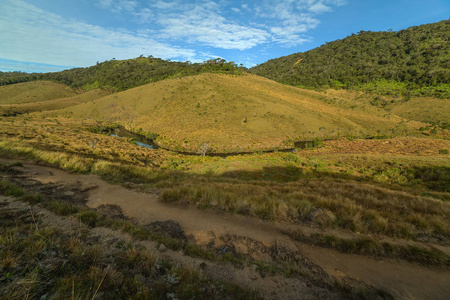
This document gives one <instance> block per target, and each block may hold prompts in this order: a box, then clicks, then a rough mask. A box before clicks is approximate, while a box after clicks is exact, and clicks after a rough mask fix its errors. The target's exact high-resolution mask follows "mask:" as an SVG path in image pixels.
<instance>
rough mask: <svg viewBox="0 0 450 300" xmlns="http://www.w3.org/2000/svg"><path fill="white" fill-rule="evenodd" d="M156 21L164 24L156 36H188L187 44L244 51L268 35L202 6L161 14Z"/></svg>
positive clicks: (177, 37) (178, 37)
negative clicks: (181, 11) (200, 44)
mask: <svg viewBox="0 0 450 300" xmlns="http://www.w3.org/2000/svg"><path fill="white" fill-rule="evenodd" d="M210 7H212V6H210ZM158 22H159V24H160V25H161V26H162V27H163V28H162V29H161V31H160V32H161V34H160V35H159V36H160V37H161V38H163V39H170V40H173V39H187V41H188V42H190V43H199V42H200V43H202V44H203V45H208V46H212V47H216V48H222V49H239V50H245V49H249V48H252V47H254V46H256V45H259V44H262V43H264V42H266V41H267V39H268V38H269V33H268V32H267V31H265V30H261V29H258V28H253V27H250V26H242V25H239V24H237V23H236V22H233V21H229V20H227V19H225V18H224V17H223V16H221V15H220V14H218V13H216V12H215V11H212V10H211V9H208V8H207V7H203V6H195V7H193V8H192V9H191V10H188V11H185V12H183V13H177V14H174V13H167V14H162V15H160V16H159V21H158Z"/></svg>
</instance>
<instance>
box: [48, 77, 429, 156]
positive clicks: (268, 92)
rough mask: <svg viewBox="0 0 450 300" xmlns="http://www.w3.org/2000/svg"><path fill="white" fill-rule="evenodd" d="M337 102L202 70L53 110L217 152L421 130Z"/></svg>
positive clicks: (172, 143) (261, 80) (162, 141)
mask: <svg viewBox="0 0 450 300" xmlns="http://www.w3.org/2000/svg"><path fill="white" fill-rule="evenodd" d="M339 101H341V100H339ZM339 101H338V102H339ZM334 102H336V101H335V100H334V98H333V97H331V98H330V97H329V96H327V95H326V94H324V93H319V92H314V91H308V90H303V89H299V88H295V87H289V86H285V85H282V84H279V83H276V82H274V81H271V80H268V79H265V78H262V77H258V76H254V75H242V76H232V75H218V74H202V75H198V76H190V77H186V78H179V79H170V80H164V81H161V82H156V83H151V84H148V85H145V86H141V87H137V88H134V89H131V90H128V91H125V92H121V93H117V94H114V95H110V96H107V97H104V98H102V99H99V100H96V101H93V102H89V103H86V104H82V105H78V106H75V107H71V108H68V109H65V110H63V111H58V112H55V113H53V115H54V116H56V115H65V116H72V117H76V118H92V119H94V120H98V121H107V122H116V123H120V124H122V125H123V126H125V127H126V128H127V129H130V130H132V131H139V130H140V129H142V130H143V131H144V132H152V133H158V134H159V135H160V138H159V139H158V141H157V142H158V143H159V144H161V145H162V146H164V147H166V148H170V149H174V150H185V151H196V150H197V148H198V147H199V145H200V144H202V143H209V144H210V145H211V146H212V148H213V149H212V150H213V151H217V152H244V151H249V150H257V149H269V148H277V147H279V148H283V147H292V144H290V143H289V142H287V141H288V140H290V139H295V140H297V139H298V140H312V139H314V138H324V139H326V138H336V137H339V136H366V135H369V136H375V135H389V136H392V135H407V134H415V133H416V132H417V129H418V127H420V124H419V123H418V122H415V123H408V122H405V121H404V120H403V119H402V118H400V117H397V116H385V115H386V112H385V111H384V110H381V109H379V108H376V107H373V106H371V105H364V104H361V105H359V104H354V103H353V104H352V103H350V102H349V101H347V100H342V101H341V102H342V103H340V104H339V105H336V103H334Z"/></svg>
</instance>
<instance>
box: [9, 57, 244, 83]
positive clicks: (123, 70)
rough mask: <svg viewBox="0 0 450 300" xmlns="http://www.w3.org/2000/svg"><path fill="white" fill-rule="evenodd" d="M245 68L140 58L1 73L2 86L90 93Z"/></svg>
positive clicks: (210, 62)
mask: <svg viewBox="0 0 450 300" xmlns="http://www.w3.org/2000/svg"><path fill="white" fill-rule="evenodd" d="M244 70H246V68H243V67H239V66H237V65H236V64H235V63H234V62H226V61H225V60H223V59H219V58H218V59H211V60H208V61H205V62H203V63H190V62H175V61H170V60H164V59H160V58H154V57H152V56H149V57H143V56H141V57H138V58H135V59H127V60H115V59H113V60H109V61H105V62H102V63H97V64H96V65H95V66H91V67H88V68H74V69H70V70H65V71H62V72H52V73H33V74H28V73H23V72H0V86H2V85H10V84H15V83H19V82H28V81H35V80H52V81H55V82H59V83H63V84H66V85H68V86H70V87H72V88H76V89H82V90H85V91H87V90H91V89H96V88H101V87H107V88H109V89H112V90H115V91H124V90H127V89H129V88H133V87H137V86H140V85H143V84H147V83H150V82H156V81H160V80H163V79H167V78H178V77H183V76H188V75H195V74H201V73H210V72H212V73H214V72H217V73H228V74H239V73H242V72H243V71H244Z"/></svg>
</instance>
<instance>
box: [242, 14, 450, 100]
mask: <svg viewBox="0 0 450 300" xmlns="http://www.w3.org/2000/svg"><path fill="white" fill-rule="evenodd" d="M250 72H251V73H254V74H256V75H260V76H264V77H267V78H269V79H272V80H275V81H278V82H281V83H284V84H289V85H294V86H300V87H305V88H312V89H317V88H346V89H356V90H363V91H368V92H374V93H377V94H390V95H402V96H433V97H439V98H450V20H445V21H441V22H437V23H433V24H426V25H421V26H415V27H410V28H408V29H406V30H401V31H398V32H395V31H392V30H389V31H384V32H372V31H360V32H359V33H358V34H352V35H350V36H348V37H346V38H344V39H342V40H337V41H334V42H329V43H326V44H325V45H322V46H320V47H318V48H315V49H313V50H310V51H307V52H304V53H295V54H292V55H288V56H284V57H280V58H277V59H272V60H269V61H267V62H265V63H263V64H260V65H258V66H255V67H253V68H251V69H250Z"/></svg>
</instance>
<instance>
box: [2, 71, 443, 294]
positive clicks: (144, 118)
mask: <svg viewBox="0 0 450 300" xmlns="http://www.w3.org/2000/svg"><path fill="white" fill-rule="evenodd" d="M106 93H107V91H102V90H92V91H90V92H88V93H83V94H77V95H72V96H70V97H65V98H55V99H53V100H48V101H37V102H30V103H18V104H11V103H10V104H3V105H2V107H6V106H8V105H9V106H16V107H17V108H19V107H20V108H21V109H23V110H22V112H24V113H23V114H21V115H18V116H8V117H0V158H3V159H8V161H10V160H11V159H15V160H20V161H31V162H33V163H36V164H40V165H48V166H53V167H57V168H60V169H63V170H68V171H71V172H73V173H77V174H94V175H98V176H100V177H101V178H102V179H104V180H106V181H108V182H110V183H114V184H121V185H123V186H125V187H127V188H129V189H134V190H138V191H140V192H144V193H149V194H151V195H157V196H155V197H158V200H159V201H160V202H163V203H169V204H171V205H173V204H175V205H180V206H189V207H190V208H191V209H194V210H206V211H211V212H212V211H216V212H221V213H222V214H224V215H225V216H227V215H241V216H246V217H248V218H249V219H260V220H265V221H268V222H271V223H273V224H282V226H283V227H285V228H286V233H285V234H287V235H288V236H289V237H290V238H291V239H292V240H293V241H296V242H300V243H311V244H314V245H318V246H320V247H322V248H327V249H328V248H332V249H334V250H337V251H339V252H342V253H352V254H358V255H360V256H366V257H376V258H377V259H386V260H387V261H388V263H389V261H396V260H398V261H402V262H403V263H405V264H410V263H412V264H415V265H420V266H427V267H428V268H431V269H434V270H447V271H448V269H449V268H450V251H449V249H448V246H449V245H450V221H449V216H450V202H449V201H450V190H449V187H450V157H449V154H448V153H449V150H450V142H449V139H448V137H449V132H448V129H446V127H445V119H446V116H448V115H449V112H448V110H446V108H447V106H446V105H445V103H446V102H445V101H446V100H434V99H429V101H428V102H426V101H422V100H423V99H414V98H413V99H411V100H409V101H408V102H402V101H400V100H398V99H397V100H396V99H393V98H387V97H386V96H384V97H378V96H374V95H367V94H363V93H361V92H347V91H343V90H340V91H339V90H328V91H326V92H322V93H320V92H314V91H308V90H303V89H298V88H294V87H287V86H283V85H280V84H278V83H275V82H273V81H270V80H267V79H263V78H260V77H257V76H253V75H240V76H233V75H218V74H202V75H198V76H193V77H186V78H178V79H171V80H165V81H162V82H157V83H152V84H149V85H145V86H141V87H138V88H135V89H131V90H128V91H125V92H120V93H114V94H110V95H105V94H106ZM377 97H378V98H377ZM436 101H438V102H439V103H440V105H441V106H442V107H438V108H437V109H435V108H433V105H432V104H434V103H436ZM384 102H386V103H387V104H386V105H384V104H383V103H384ZM27 107H28V108H30V111H35V112H33V113H28V112H29V111H27V110H26V108H27ZM416 111H420V113H419V112H417V113H416ZM421 113H422V114H421ZM397 114H398V115H401V116H398V115H397ZM432 116H436V120H437V122H436V123H435V124H430V123H426V122H427V121H429V119H430V118H431V117H432ZM117 125H122V126H124V127H126V128H127V129H128V130H130V131H132V132H135V133H140V134H142V135H151V136H153V137H155V136H157V138H156V142H157V143H159V144H160V145H162V146H163V147H165V148H167V149H172V150H178V151H191V152H196V150H197V149H198V147H199V145H200V144H202V143H209V144H210V145H211V146H212V147H213V150H212V151H216V152H245V151H253V152H252V153H251V154H245V155H229V156H200V155H186V154H181V153H177V152H172V151H168V150H165V149H162V148H160V149H147V148H144V147H140V146H138V145H137V144H136V143H135V142H133V139H132V138H130V137H126V138H120V137H115V136H110V135H109V134H102V132H106V131H105V130H104V129H105V128H115V127H116V126H117ZM297 140H307V141H310V140H313V142H312V143H310V144H309V147H307V148H306V149H301V148H295V147H294V146H295V144H294V142H295V141H297ZM276 148H279V149H283V148H292V150H291V151H290V152H278V151H275V152H271V153H266V152H264V151H262V150H267V149H276ZM0 169H1V168H0ZM5 170H6V169H5ZM5 170H3V172H4V173H5V172H6V173H8V172H9V171H8V170H9V169H7V170H6V171H5ZM11 170H13V168H12V169H11ZM0 171H1V170H0ZM11 172H13V171H11ZM8 174H9V173H8ZM30 186H31V187H33V185H30ZM27 189H30V187H29V186H27ZM0 190H1V192H2V194H4V195H8V196H10V195H14V196H17V197H19V200H20V201H25V202H28V203H30V204H31V205H37V206H36V208H39V209H46V210H50V211H52V212H53V213H56V214H59V215H65V216H72V217H74V218H75V219H76V220H78V221H79V222H80V224H84V225H83V226H87V227H93V228H95V227H99V226H105V227H108V228H110V229H113V230H119V231H121V232H122V233H126V234H130V235H132V236H133V238H135V239H138V240H155V241H157V242H158V243H164V244H165V245H166V246H167V247H169V248H170V249H173V250H175V251H181V252H183V254H184V255H187V256H189V257H195V258H199V257H200V258H202V259H205V260H207V261H214V263H216V262H220V263H227V264H228V263H230V264H232V265H233V266H235V267H236V266H238V267H239V268H242V267H249V266H257V269H258V270H259V272H261V273H262V274H278V275H280V276H282V277H283V278H291V277H294V278H303V277H304V278H308V280H310V282H312V284H313V285H317V286H322V285H323V284H324V285H325V286H326V289H329V290H333V293H334V292H336V290H335V289H341V288H343V287H342V285H340V284H341V283H339V284H338V285H339V287H338V286H336V285H333V284H331V285H330V283H329V282H328V281H327V280H329V279H326V280H325V279H323V278H325V277H326V276H325V277H321V278H322V279H318V278H319V277H317V276H316V275H317V274H316V273H314V272H316V271H311V269H308V268H306V269H305V268H304V266H305V265H302V263H300V260H283V259H280V257H279V256H278V254H277V255H274V256H273V258H271V261H266V260H255V259H254V258H251V259H250V258H248V253H247V254H245V255H244V254H242V253H240V252H239V251H238V250H237V248H236V250H235V251H234V252H232V253H230V252H227V253H222V254H220V255H218V252H217V251H218V250H217V249H215V248H211V247H209V246H207V245H198V244H196V243H195V242H192V241H189V242H186V241H181V242H180V241H179V240H176V239H175V240H174V239H172V238H168V237H166V236H161V235H159V234H155V233H149V232H147V231H145V230H144V229H143V227H140V226H138V225H137V224H136V223H133V222H131V221H124V220H114V218H112V219H111V218H110V219H104V217H103V216H102V215H101V214H100V213H99V212H98V211H92V210H90V209H87V208H86V207H85V206H83V205H72V204H70V205H69V204H68V203H66V202H64V201H62V202H61V201H59V202H55V201H52V200H51V199H47V198H46V195H40V194H36V193H34V192H33V188H31V193H30V191H29V190H23V187H22V186H21V182H20V181H17V182H15V183H14V182H13V183H11V182H10V181H2V183H1V184H0ZM50 190H54V188H53V187H51V188H50ZM0 209H2V210H3V211H2V212H4V215H5V216H10V215H11V216H13V215H14V216H15V213H16V212H12V211H10V210H6V209H4V208H2V206H0ZM17 216H18V217H20V218H19V219H20V220H24V221H23V222H22V223H20V222H19V223H13V222H12V220H13V217H11V218H10V217H8V218H7V219H6V221H5V222H4V223H2V228H1V230H2V231H1V233H0V238H3V239H5V241H6V240H7V239H8V238H9V237H11V236H12V235H11V232H16V233H17V232H18V233H20V234H19V236H22V237H27V238H23V239H21V240H14V243H18V245H20V247H19V246H17V247H15V246H14V243H12V242H11V243H9V242H8V244H7V246H8V247H7V248H1V249H0V251H3V252H1V255H2V260H1V261H2V264H3V265H2V270H3V271H4V272H3V274H4V275H5V274H6V275H7V274H10V275H8V276H9V277H8V278H9V279H7V280H6V281H5V283H6V284H7V285H2V288H3V287H4V288H3V290H0V292H1V293H3V294H4V295H9V296H14V297H17V298H20V297H23V296H24V295H25V297H26V295H37V294H43V293H46V292H50V291H51V293H53V292H55V291H56V294H57V295H62V297H67V296H68V297H70V296H72V295H73V293H75V295H76V296H78V297H81V298H86V297H89V298H92V297H93V296H94V294H95V293H96V289H97V288H99V291H98V292H99V293H103V294H101V295H109V294H108V291H109V290H108V289H111V290H110V291H111V292H112V291H113V290H114V291H118V290H129V291H131V292H130V293H131V294H130V295H128V297H131V296H133V297H134V296H136V297H138V296H139V295H141V294H139V293H141V292H142V293H143V294H142V295H147V296H148V297H157V298H158V297H162V298H164V296H166V295H167V293H169V294H171V293H175V294H176V295H185V296H186V297H184V296H183V297H184V298H189V297H191V296H194V295H197V296H198V295H202V296H201V297H203V296H205V297H207V296H208V295H210V296H211V295H216V296H217V295H222V294H220V293H222V292H223V290H220V289H219V290H215V289H213V290H208V292H211V293H212V294H211V293H210V294H208V293H203V294H202V293H200V292H199V290H202V288H203V287H205V286H208V285H210V284H215V285H222V286H224V287H225V288H226V289H230V290H229V291H230V293H234V294H233V295H235V298H239V297H247V296H248V297H257V295H255V294H254V293H251V292H248V291H245V289H244V290H242V289H239V288H237V287H234V286H227V285H226V284H225V285H224V284H223V283H217V282H214V283H212V281H210V280H211V279H208V278H205V277H202V276H203V275H202V274H197V273H195V272H192V270H188V269H185V268H184V269H183V268H181V267H179V266H174V265H173V264H172V265H170V266H169V265H168V266H167V268H166V272H167V274H177V276H180V277H181V278H182V280H181V283H180V284H179V285H178V284H176V285H174V284H169V285H167V284H166V283H167V282H166V279H165V278H166V277H164V276H160V275H161V274H158V273H148V276H147V275H146V276H147V277H146V278H145V283H142V282H141V283H142V284H141V283H139V287H136V286H132V283H131V282H129V281H127V278H131V277H132V276H134V274H136V272H145V270H147V269H149V268H150V269H152V270H153V269H155V268H156V269H157V268H159V267H158V265H159V264H160V261H159V260H158V259H156V258H155V257H153V256H152V254H149V253H148V252H146V251H144V250H143V249H142V248H139V247H137V248H136V245H134V246H133V245H128V246H126V247H118V248H116V249H113V250H108V249H106V248H107V247H106V246H105V245H103V244H99V245H97V247H92V246H91V245H90V244H89V243H91V241H90V240H89V238H88V237H87V236H85V235H83V234H81V235H79V236H77V237H70V239H68V237H67V232H61V231H59V230H58V229H57V228H53V227H51V226H48V225H47V224H41V223H39V224H37V223H36V222H35V221H33V220H32V219H31V221H30V214H29V212H24V211H22V212H21V213H20V216H19V215H17ZM36 224H37V225H36ZM80 226H81V225H80ZM41 229H42V230H43V231H41ZM42 236H44V238H43V239H42V240H40V238H42ZM28 237H29V238H28ZM33 243H34V244H33ZM68 243H69V244H68ZM73 243H74V244H76V245H75V246H76V247H75V246H73V245H72V244H73ZM255 243H256V242H255ZM1 244H5V243H3V242H2V243H1ZM35 244H39V245H40V246H39V247H41V248H42V249H44V250H45V251H47V252H48V253H50V252H51V251H53V250H52V249H54V248H55V247H56V246H55V245H60V247H61V245H63V246H62V247H63V248H64V251H61V252H58V253H59V254H63V255H68V256H69V257H70V259H72V258H74V259H75V260H70V261H69V266H70V270H63V271H58V272H62V273H61V274H60V273H58V274H56V273H55V272H56V271H54V270H53V269H48V268H44V269H42V270H41V269H40V270H39V271H36V270H32V267H31V264H28V263H27V261H38V262H39V261H40V260H41V259H47V258H48V257H37V256H36V255H34V256H33V255H32V254H31V253H33V251H32V250H30V249H32V247H35ZM120 244H121V242H120ZM256 244H257V243H256ZM121 245H122V244H121ZM257 245H258V246H257V247H259V248H260V249H265V251H267V253H268V252H270V251H274V252H273V253H275V252H276V251H275V250H270V251H269V249H272V248H270V247H269V246H264V245H263V244H262V243H261V244H257ZM263 246H264V247H263ZM74 247H75V248H74ZM208 247H209V248H208ZM94 248H95V249H94ZM4 249H6V250H4ZM274 249H275V248H274ZM276 249H278V248H276ZM79 251H82V252H85V253H88V255H87V258H86V259H88V260H87V261H81V262H80V263H77V262H76V260H79V258H80V256H79V253H80V252H79ZM92 251H94V252H92ZM277 251H278V250H277ZM47 252H45V253H47ZM91 252H92V253H93V255H94V256H92V257H91V256H90V255H91ZM270 253H272V252H270ZM276 253H278V252H276ZM246 255H247V256H246ZM283 255H284V254H283ZM131 256H132V257H133V259H142V260H144V261H145V262H146V264H147V263H148V264H147V265H144V266H143V268H144V269H145V270H144V269H139V268H135V267H133V268H131V267H130V264H131V263H134V262H136V260H131V261H130V260H127V259H131V258H129V257H131ZM148 257H150V258H149V259H148V260H147V258H148ZM59 258H60V257H58V258H57V259H59ZM92 259H94V260H92ZM111 260H112V261H114V262H116V266H117V268H116V267H115V268H114V269H111V268H106V267H105V266H106V265H107V264H108V263H107V261H111ZM124 260H125V261H126V262H127V264H124V263H123V262H124ZM306 265H308V264H306ZM302 266H303V267H302ZM321 272H323V271H320V272H319V274H324V273H321ZM200 273H201V272H200ZM55 274H56V275H55ZM180 274H184V275H186V277H183V276H184V275H180ZM314 274H315V275H314ZM6 275H5V276H6ZM55 276H57V277H59V278H62V279H61V280H53V281H51V282H50V283H49V284H47V285H40V284H39V283H40V282H43V280H44V278H55ZM327 276H328V275H327ZM5 278H6V277H5ZM83 278H89V280H86V279H83ZM326 278H328V277H326ZM2 280H3V279H2ZM102 280H103V281H102ZM161 282H165V283H164V284H163V285H161V286H159V285H158V284H159V283H161ZM194 282H199V283H198V284H195V283H194ZM323 282H326V283H323ZM155 284H156V285H155ZM73 287H75V288H73ZM347 288H348V286H346V287H345V288H343V289H347ZM366 288H367V287H366ZM73 290H74V292H73ZM152 291H153V292H152ZM183 291H186V293H185V294H183ZM365 291H366V292H367V291H370V292H367V293H368V294H365V296H361V295H359V294H358V295H359V296H361V297H362V298H370V297H372V296H373V295H374V294H373V293H375V295H378V296H380V295H381V296H382V297H384V296H386V297H385V298H389V295H387V294H386V295H385V294H383V293H381V292H380V293H381V294H377V293H378V292H376V291H375V292H374V290H372V289H371V288H367V290H365ZM8 293H9V294H8ZM152 293H157V294H152ZM199 293H200V294H199ZM339 293H340V294H339V295H341V296H342V295H345V296H350V295H353V296H354V295H355V294H354V293H355V288H354V286H353V287H352V288H350V290H348V291H347V292H344V294H342V293H341V292H339ZM121 295H122V294H121ZM383 295H384V296H383ZM122 296H123V297H122ZM122 296H121V297H122V298H124V297H125V298H126V297H127V296H126V295H122ZM369 296H370V297H369ZM183 297H181V298H183ZM198 297H200V296H198ZM201 297H200V298H201Z"/></svg>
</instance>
